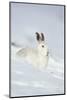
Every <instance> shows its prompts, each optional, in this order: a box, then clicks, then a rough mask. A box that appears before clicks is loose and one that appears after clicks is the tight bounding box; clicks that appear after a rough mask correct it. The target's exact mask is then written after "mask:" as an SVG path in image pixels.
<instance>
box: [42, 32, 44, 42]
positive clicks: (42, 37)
mask: <svg viewBox="0 0 67 100" xmlns="http://www.w3.org/2000/svg"><path fill="white" fill-rule="evenodd" d="M41 40H42V41H44V34H43V33H41Z"/></svg>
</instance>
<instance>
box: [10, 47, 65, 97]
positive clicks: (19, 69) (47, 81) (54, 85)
mask: <svg viewBox="0 0 67 100" xmlns="http://www.w3.org/2000/svg"><path fill="white" fill-rule="evenodd" d="M11 50H12V56H11V96H12V97H14V96H30V95H50V94H63V93H64V64H63V60H62V59H59V60H58V58H57V59H53V58H52V57H50V58H49V64H48V67H47V68H46V69H45V70H44V71H40V70H36V69H34V67H33V66H32V65H31V64H29V63H28V62H26V61H25V60H24V59H22V58H18V57H17V56H16V51H17V48H16V47H14V46H12V48H11Z"/></svg>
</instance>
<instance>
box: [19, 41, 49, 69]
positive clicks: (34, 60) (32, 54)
mask: <svg viewBox="0 0 67 100" xmlns="http://www.w3.org/2000/svg"><path fill="white" fill-rule="evenodd" d="M42 45H43V46H44V47H42ZM17 55H19V56H21V57H23V58H25V59H26V60H27V61H28V62H29V63H31V64H32V65H33V66H34V67H35V68H38V69H41V68H45V67H47V64H48V58H49V57H48V47H47V44H46V43H44V41H38V46H37V48H22V49H20V50H19V51H18V52H17Z"/></svg>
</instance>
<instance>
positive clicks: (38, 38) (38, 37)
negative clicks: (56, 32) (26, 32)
mask: <svg viewBox="0 0 67 100" xmlns="http://www.w3.org/2000/svg"><path fill="white" fill-rule="evenodd" d="M35 34H36V38H37V40H38V41H39V40H40V35H39V33H38V32H36V33H35Z"/></svg>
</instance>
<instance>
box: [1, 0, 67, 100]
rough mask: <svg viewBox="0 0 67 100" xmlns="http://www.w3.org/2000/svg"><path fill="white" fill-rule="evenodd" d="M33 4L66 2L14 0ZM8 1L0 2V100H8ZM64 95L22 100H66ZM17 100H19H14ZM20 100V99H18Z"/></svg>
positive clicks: (65, 1)
mask: <svg viewBox="0 0 67 100" xmlns="http://www.w3.org/2000/svg"><path fill="white" fill-rule="evenodd" d="M14 1H23V2H26V1H27V2H35V3H51V4H65V5H66V6H67V0H14ZM8 95H9V0H0V100H8V99H9V97H8ZM66 97H67V96H66V95H62V96H46V97H30V98H23V100H31V99H32V100H44V99H48V100H50V99H52V100H55V99H61V100H63V99H64V100H66ZM16 99H17V100H19V98H16ZM20 99H22V98H20Z"/></svg>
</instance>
